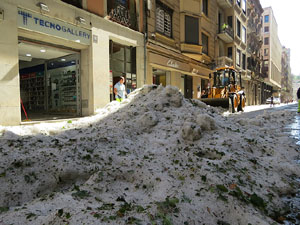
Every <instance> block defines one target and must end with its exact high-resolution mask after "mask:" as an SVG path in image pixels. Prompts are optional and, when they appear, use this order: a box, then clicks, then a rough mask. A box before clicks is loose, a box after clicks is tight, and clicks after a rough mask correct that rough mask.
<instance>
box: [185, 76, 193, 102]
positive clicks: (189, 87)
mask: <svg viewBox="0 0 300 225" xmlns="http://www.w3.org/2000/svg"><path fill="white" fill-rule="evenodd" d="M184 97H185V98H189V99H192V98H193V77H192V76H188V75H185V76H184Z"/></svg>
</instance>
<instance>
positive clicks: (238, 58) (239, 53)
mask: <svg viewBox="0 0 300 225" xmlns="http://www.w3.org/2000/svg"><path fill="white" fill-rule="evenodd" d="M236 65H237V66H241V50H239V49H237V50H236Z"/></svg>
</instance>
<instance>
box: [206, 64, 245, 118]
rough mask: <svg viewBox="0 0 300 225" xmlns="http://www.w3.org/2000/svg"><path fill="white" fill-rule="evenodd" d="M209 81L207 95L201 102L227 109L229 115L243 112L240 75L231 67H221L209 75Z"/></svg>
mask: <svg viewBox="0 0 300 225" xmlns="http://www.w3.org/2000/svg"><path fill="white" fill-rule="evenodd" d="M209 79H210V81H209V83H210V85H209V87H208V90H207V94H206V95H203V96H202V98H201V101H203V102H205V103H206V104H207V105H211V106H221V107H223V108H227V109H228V110H229V112H231V113H234V112H238V111H244V108H245V104H246V95H245V92H244V90H243V88H242V78H241V73H239V72H237V71H236V70H235V69H234V68H233V67H221V68H217V69H216V71H215V72H214V73H213V74H210V75H209Z"/></svg>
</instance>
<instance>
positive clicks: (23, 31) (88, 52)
mask: <svg viewBox="0 0 300 225" xmlns="http://www.w3.org/2000/svg"><path fill="white" fill-rule="evenodd" d="M0 10H1V11H2V12H3V13H2V15H4V16H3V17H1V19H0V30H1V31H2V35H1V37H0V58H1V60H0V88H1V90H2V91H1V92H0V125H17V124H20V123H21V121H22V120H23V119H24V118H25V117H26V116H28V117H29V119H32V118H34V119H41V120H43V119H47V118H54V116H55V117H56V118H60V117H70V116H87V115H92V114H94V112H95V110H96V109H97V108H99V107H103V106H104V105H105V104H107V103H108V102H109V101H110V100H111V99H112V98H113V94H112V86H113V84H114V83H115V82H117V80H118V78H117V77H118V76H120V75H123V76H125V77H126V85H127V90H128V91H131V90H133V89H135V88H136V87H140V86H142V85H143V84H144V83H145V79H144V77H145V76H144V69H145V68H144V58H145V57H144V52H145V50H144V35H143V33H142V31H143V29H144V28H143V12H144V10H143V1H142V0H140V1H135V0H115V1H104V0H100V1H98V0H73V1H71V0H64V1H60V0H44V1H42V2H39V3H37V1H34V0H28V1H22V0H2V1H1V2H0ZM25 112H26V113H27V115H25V114H26V113H25Z"/></svg>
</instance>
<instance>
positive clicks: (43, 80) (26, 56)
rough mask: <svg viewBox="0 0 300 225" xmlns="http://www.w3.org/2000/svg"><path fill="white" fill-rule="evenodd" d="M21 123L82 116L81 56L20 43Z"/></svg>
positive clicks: (31, 43)
mask: <svg viewBox="0 0 300 225" xmlns="http://www.w3.org/2000/svg"><path fill="white" fill-rule="evenodd" d="M18 47H19V74H20V98H21V107H22V108H21V118H22V121H24V120H25V119H29V120H32V121H39V120H51V119H62V118H69V117H76V116H80V115H81V103H80V96H81V95H80V60H79V59H80V53H79V52H75V51H72V50H69V49H62V48H56V47H52V46H49V45H47V44H40V43H35V42H29V41H23V40H22V41H19V44H18Z"/></svg>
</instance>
